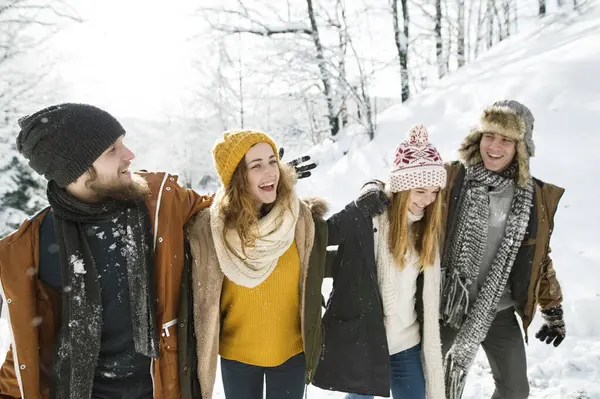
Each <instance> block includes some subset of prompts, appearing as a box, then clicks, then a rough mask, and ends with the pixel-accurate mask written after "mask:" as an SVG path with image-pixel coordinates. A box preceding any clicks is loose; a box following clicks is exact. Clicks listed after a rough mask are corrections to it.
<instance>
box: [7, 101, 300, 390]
mask: <svg viewBox="0 0 600 399" xmlns="http://www.w3.org/2000/svg"><path fill="white" fill-rule="evenodd" d="M19 125H20V128H21V131H20V133H19V135H18V138H17V149H18V150H19V152H20V153H21V154H22V155H24V156H25V158H27V159H28V160H29V165H30V166H31V168H32V169H34V170H35V171H36V172H37V173H39V174H41V175H43V176H44V177H45V178H46V179H47V180H48V186H47V197H48V201H49V203H50V206H49V207H48V208H46V209H44V210H42V211H41V212H40V213H38V214H37V215H35V216H33V217H32V218H30V219H29V220H26V221H25V222H24V223H23V225H22V226H21V227H20V228H19V229H18V230H17V231H15V232H14V233H12V234H10V235H9V236H7V237H5V238H4V239H2V240H0V281H1V284H0V293H1V294H2V298H3V299H4V300H5V303H6V306H7V309H8V312H7V313H8V321H9V323H10V332H11V340H12V342H11V348H10V350H9V352H8V353H7V356H6V360H5V362H4V364H3V365H2V368H1V369H0V398H44V399H45V398H60V399H82V398H93V399H104V398H106V399H108V398H111V399H112V398H128V399H150V398H161V399H179V398H184V399H188V398H189V399H191V398H193V397H197V394H196V393H194V392H196V391H194V389H195V387H197V378H196V373H195V370H194V369H195V364H193V363H194V362H188V363H185V362H186V361H187V360H186V359H189V357H188V356H187V355H186V354H187V352H189V350H188V348H187V345H188V344H187V342H184V341H178V335H182V336H183V334H182V333H181V331H187V330H188V329H189V328H193V326H189V324H188V316H187V313H186V312H185V310H184V311H183V313H181V312H182V310H181V309H180V308H179V303H180V302H179V300H180V292H181V294H182V295H183V294H186V290H185V289H184V288H180V284H181V283H182V282H183V281H185V280H184V279H185V276H186V274H185V273H184V269H185V268H186V267H188V268H189V265H187V266H186V264H187V262H188V261H189V258H188V257H187V256H186V254H185V250H184V242H185V241H184V225H185V223H186V222H187V221H188V220H190V219H191V217H192V216H194V215H195V214H197V213H198V212H199V211H200V210H201V209H203V208H206V207H208V206H210V204H211V203H212V197H209V196H202V195H198V194H197V193H195V192H194V191H192V190H187V189H184V188H183V187H181V186H180V185H178V183H177V176H174V175H170V174H167V173H147V172H143V173H142V172H140V173H132V172H131V171H130V165H131V161H132V160H133V158H134V154H133V153H132V152H131V151H130V150H129V149H128V148H127V147H126V146H125V144H124V142H123V138H124V136H125V129H124V128H123V127H122V126H121V124H120V123H119V122H118V121H117V120H116V119H115V118H114V117H113V116H112V115H110V114H109V113H108V112H106V111H104V110H101V109H99V108H96V107H94V106H91V105H85V104H72V103H66V104H60V105H55V106H51V107H48V108H45V109H43V110H40V111H38V112H37V113H35V114H33V115H29V116H26V117H24V118H21V119H20V120H19ZM305 168H306V167H305ZM305 170H306V169H305ZM194 384H195V385H194ZM194 395H195V396H194Z"/></svg>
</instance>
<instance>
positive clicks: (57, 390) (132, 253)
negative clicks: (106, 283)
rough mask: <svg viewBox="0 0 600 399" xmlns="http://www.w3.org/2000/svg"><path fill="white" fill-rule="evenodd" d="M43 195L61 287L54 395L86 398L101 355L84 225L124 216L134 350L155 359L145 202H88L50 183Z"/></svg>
mask: <svg viewBox="0 0 600 399" xmlns="http://www.w3.org/2000/svg"><path fill="white" fill-rule="evenodd" d="M47 196H48V201H49V203H50V205H51V207H52V210H53V212H54V225H55V232H56V241H57V244H58V247H59V256H60V263H61V275H62V285H63V293H62V314H61V329H60V334H59V338H58V352H57V356H56V361H55V386H54V389H53V391H54V392H53V397H55V398H61V399H63V398H64V399H81V398H90V397H91V395H92V389H93V382H94V374H95V370H96V362H97V360H98V354H99V351H100V337H101V334H102V301H101V292H100V283H99V282H98V272H97V268H96V264H95V262H94V258H93V256H92V254H91V250H90V246H89V243H88V241H87V236H86V233H85V231H84V228H83V227H82V225H83V224H84V223H94V222H103V221H109V220H112V219H115V218H117V217H118V216H119V214H121V213H122V212H126V213H127V228H126V229H127V231H126V235H125V239H124V240H125V241H124V244H125V249H126V251H127V254H126V258H127V277H128V281H129V298H130V301H131V317H132V321H133V337H134V344H135V350H136V352H138V353H140V354H143V355H145V356H148V357H152V358H158V353H159V352H158V335H157V331H156V321H155V309H154V306H155V295H154V276H153V267H154V253H153V248H152V245H151V244H152V233H151V226H150V219H149V216H148V211H147V209H146V206H145V204H144V202H143V201H137V202H134V203H133V202H132V203H125V202H118V201H112V200H111V201H107V202H103V203H100V204H86V203H83V202H81V201H78V200H77V199H76V198H75V197H73V196H72V195H70V194H69V193H67V192H66V191H65V190H64V189H62V188H60V187H58V185H57V184H56V183H55V182H53V181H50V182H49V183H48V188H47Z"/></svg>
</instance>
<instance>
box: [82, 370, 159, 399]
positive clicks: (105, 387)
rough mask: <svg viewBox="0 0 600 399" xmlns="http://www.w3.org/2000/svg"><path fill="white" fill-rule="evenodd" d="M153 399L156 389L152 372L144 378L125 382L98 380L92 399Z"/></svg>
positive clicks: (130, 379)
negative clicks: (153, 384)
mask: <svg viewBox="0 0 600 399" xmlns="http://www.w3.org/2000/svg"><path fill="white" fill-rule="evenodd" d="M148 371H149V370H148ZM153 397H154V387H153V386H152V377H151V376H150V372H148V375H147V376H144V377H142V378H129V379H125V380H114V379H113V380H111V379H110V378H101V379H99V378H96V379H95V381H94V390H93V392H92V399H152V398H153Z"/></svg>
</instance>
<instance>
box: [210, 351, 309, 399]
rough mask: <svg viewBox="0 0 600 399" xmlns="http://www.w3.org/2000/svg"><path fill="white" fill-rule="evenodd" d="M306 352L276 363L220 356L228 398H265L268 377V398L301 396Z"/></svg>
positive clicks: (224, 386) (299, 397)
mask: <svg viewBox="0 0 600 399" xmlns="http://www.w3.org/2000/svg"><path fill="white" fill-rule="evenodd" d="M305 374H306V362H305V359H304V353H301V354H299V355H296V356H293V357H291V358H290V359H288V360H287V361H286V362H285V363H283V364H281V365H279V366H276V367H260V366H252V365H250V364H245V363H241V362H237V361H235V360H227V359H223V358H221V376H222V377H223V389H224V390H225V397H226V398H227V399H262V397H263V383H264V381H265V378H266V386H267V398H266V399H302V395H303V394H304V388H305Z"/></svg>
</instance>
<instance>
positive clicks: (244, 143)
mask: <svg viewBox="0 0 600 399" xmlns="http://www.w3.org/2000/svg"><path fill="white" fill-rule="evenodd" d="M258 143H268V144H270V145H271V147H273V152H274V153H275V156H276V157H277V160H279V152H278V151H277V146H276V145H275V142H274V141H273V139H272V138H271V137H269V136H268V135H267V134H266V133H263V132H260V131H258V130H228V131H226V132H224V133H223V137H222V138H221V139H219V140H217V142H216V144H215V146H214V148H213V159H214V161H215V168H216V169H217V173H218V174H219V176H220V177H221V182H222V183H223V185H224V186H227V185H228V184H229V182H230V181H231V177H232V176H233V172H235V168H237V166H238V164H239V163H240V161H241V160H242V159H244V156H245V155H246V153H247V152H248V150H249V149H250V147H252V146H253V145H255V144H258Z"/></svg>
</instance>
